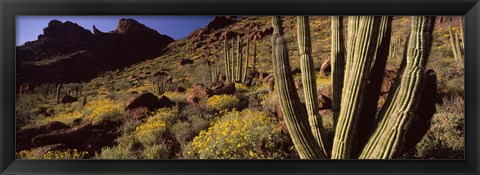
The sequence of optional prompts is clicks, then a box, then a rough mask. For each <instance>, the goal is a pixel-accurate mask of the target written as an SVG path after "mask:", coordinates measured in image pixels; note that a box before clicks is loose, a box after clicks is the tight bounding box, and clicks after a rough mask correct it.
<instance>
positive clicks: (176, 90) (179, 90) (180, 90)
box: [175, 86, 187, 93]
mask: <svg viewBox="0 0 480 175" xmlns="http://www.w3.org/2000/svg"><path fill="white" fill-rule="evenodd" d="M185 91H187V90H186V89H185V88H183V87H180V86H179V87H177V88H176V89H175V92H180V93H184V92H185Z"/></svg>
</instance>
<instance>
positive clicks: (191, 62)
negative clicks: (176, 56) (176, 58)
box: [179, 59, 193, 67]
mask: <svg viewBox="0 0 480 175" xmlns="http://www.w3.org/2000/svg"><path fill="white" fill-rule="evenodd" d="M179 64H180V67H183V66H185V65H187V64H193V60H191V59H181V60H180V62H179Z"/></svg>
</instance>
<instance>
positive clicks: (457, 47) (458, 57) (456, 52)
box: [448, 26, 463, 66]
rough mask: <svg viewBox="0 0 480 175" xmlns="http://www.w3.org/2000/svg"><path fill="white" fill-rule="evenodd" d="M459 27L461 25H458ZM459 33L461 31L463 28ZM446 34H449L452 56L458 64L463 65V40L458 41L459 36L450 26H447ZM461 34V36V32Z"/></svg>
mask: <svg viewBox="0 0 480 175" xmlns="http://www.w3.org/2000/svg"><path fill="white" fill-rule="evenodd" d="M460 28H461V29H462V28H463V27H462V26H460ZM461 33H463V29H462V30H461ZM448 34H449V36H450V46H451V47H452V52H453V57H454V58H455V61H457V63H458V64H459V65H460V66H463V52H462V49H463V47H462V48H461V46H463V42H462V41H463V40H462V41H460V39H461V38H459V37H458V33H457V32H453V31H452V26H449V28H448ZM461 35H462V36H463V34H461Z"/></svg>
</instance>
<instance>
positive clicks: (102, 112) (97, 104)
mask: <svg viewBox="0 0 480 175" xmlns="http://www.w3.org/2000/svg"><path fill="white" fill-rule="evenodd" d="M84 110H85V111H86V112H87V113H88V112H90V114H89V115H88V119H90V120H92V123H94V124H95V123H98V122H100V121H102V120H110V121H120V120H121V119H122V118H121V117H122V115H123V112H122V107H121V105H120V104H119V103H118V102H115V101H112V100H110V99H100V100H96V101H92V102H91V103H88V104H87V105H86V106H85V108H84Z"/></svg>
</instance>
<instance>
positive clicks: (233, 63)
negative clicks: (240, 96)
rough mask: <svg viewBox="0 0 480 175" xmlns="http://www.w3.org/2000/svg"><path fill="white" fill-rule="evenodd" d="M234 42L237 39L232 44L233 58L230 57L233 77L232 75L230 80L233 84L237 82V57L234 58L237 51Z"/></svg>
mask: <svg viewBox="0 0 480 175" xmlns="http://www.w3.org/2000/svg"><path fill="white" fill-rule="evenodd" d="M234 40H235V39H232V42H231V46H232V53H231V56H230V63H231V65H230V66H231V68H230V69H231V71H230V72H231V75H230V80H231V81H232V83H233V82H235V57H234V54H235V50H234V47H235V44H234Z"/></svg>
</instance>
